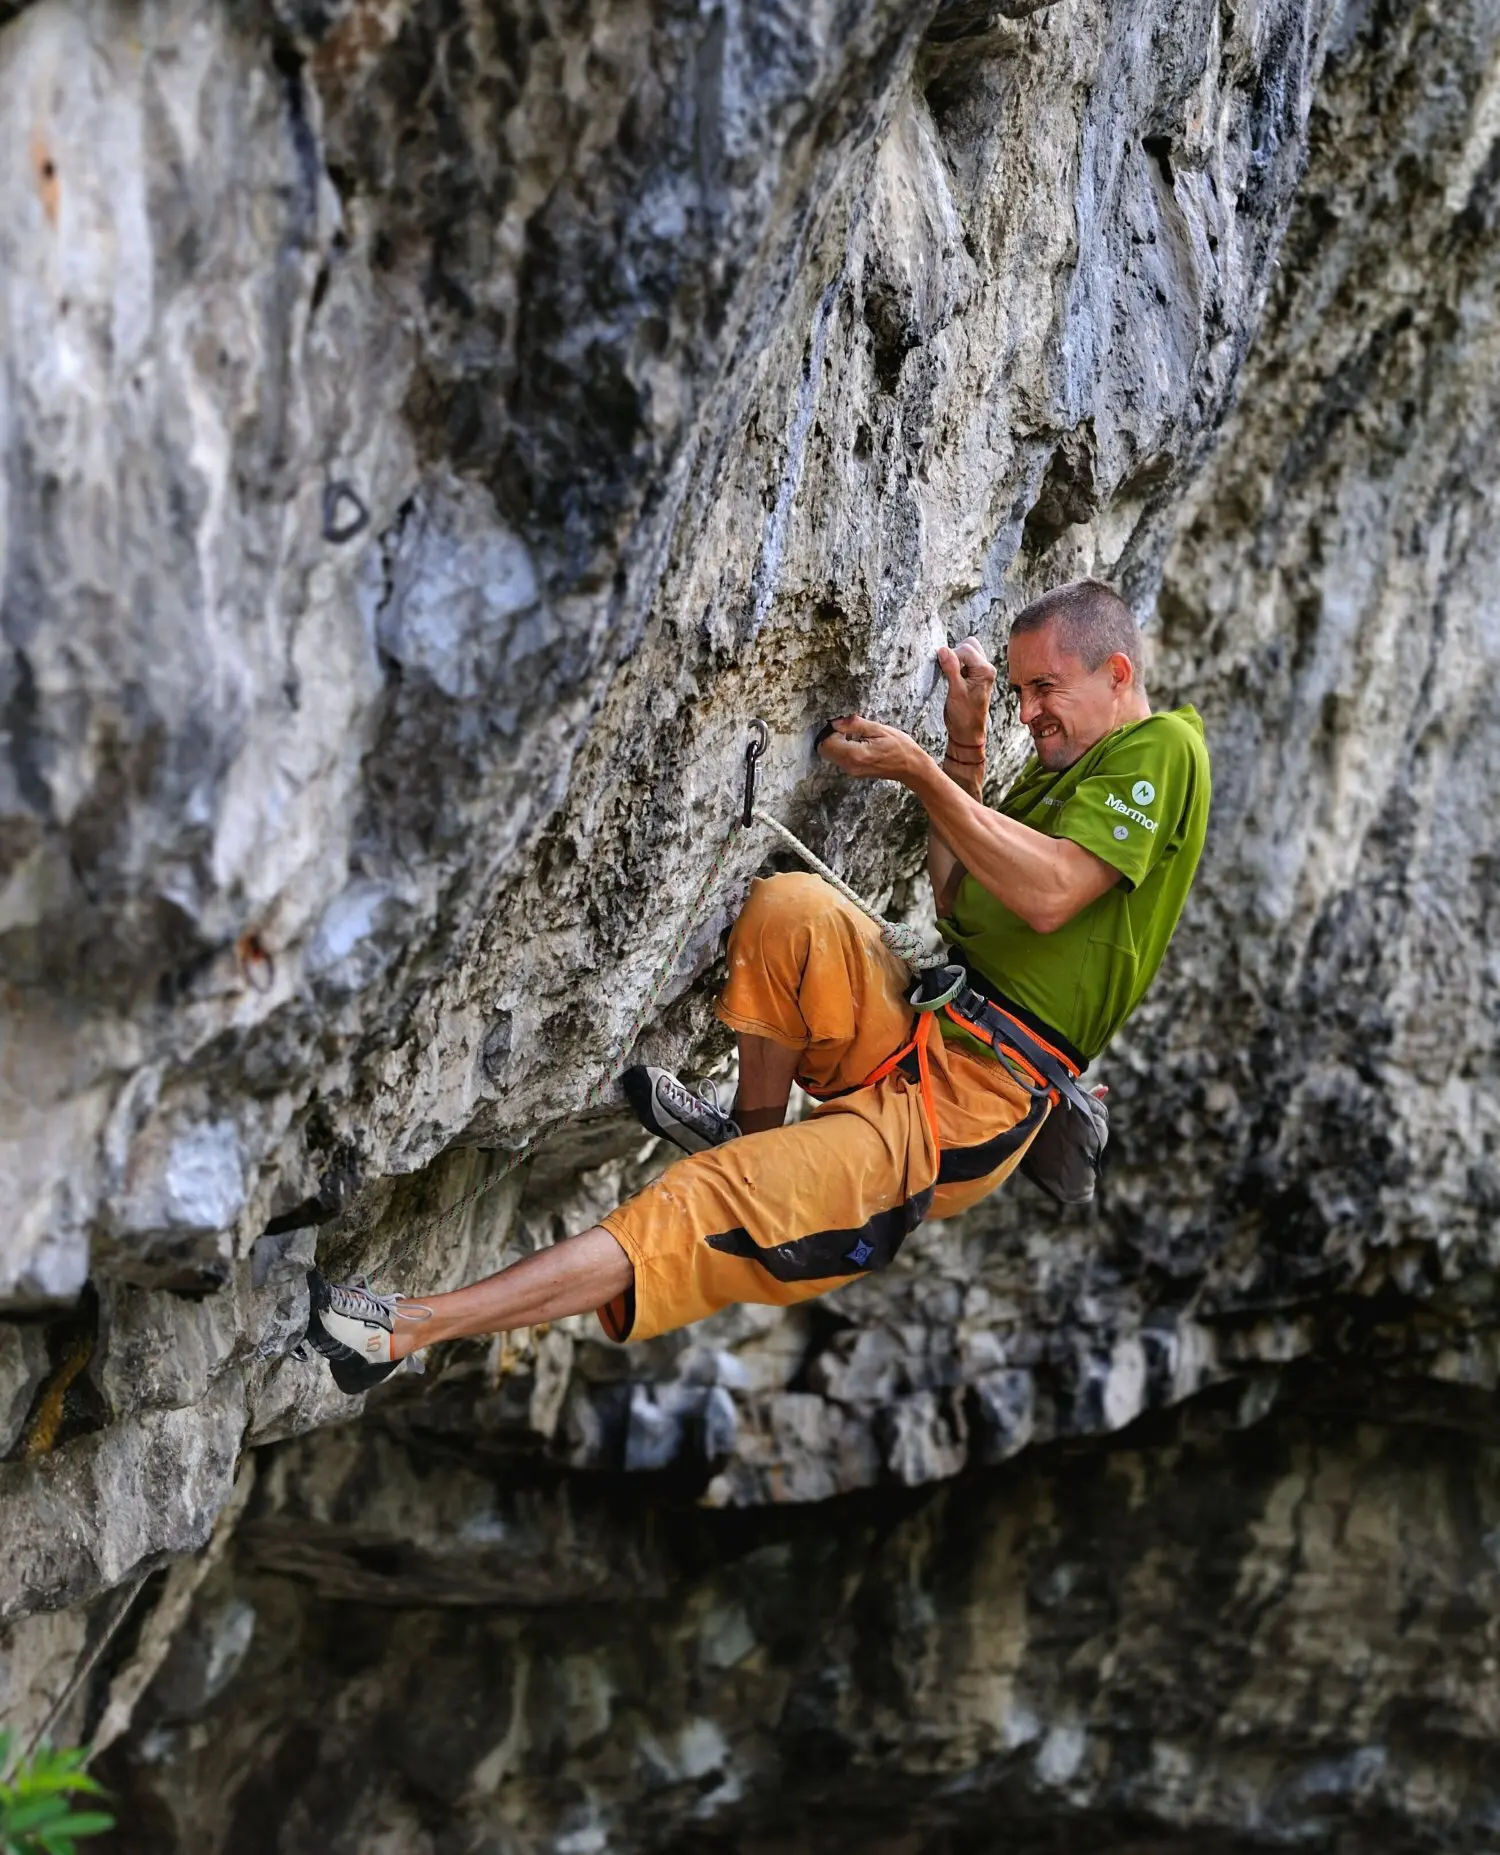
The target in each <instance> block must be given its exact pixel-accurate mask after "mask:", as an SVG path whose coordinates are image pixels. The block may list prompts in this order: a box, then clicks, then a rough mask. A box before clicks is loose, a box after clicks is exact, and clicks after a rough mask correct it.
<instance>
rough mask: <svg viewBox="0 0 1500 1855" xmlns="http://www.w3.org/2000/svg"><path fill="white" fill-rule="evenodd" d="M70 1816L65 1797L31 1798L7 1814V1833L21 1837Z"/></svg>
mask: <svg viewBox="0 0 1500 1855" xmlns="http://www.w3.org/2000/svg"><path fill="white" fill-rule="evenodd" d="M67 1814H68V1804H67V1800H66V1798H63V1797H31V1798H27V1799H26V1800H25V1801H23V1802H21V1803H18V1804H17V1805H16V1806H15V1807H14V1808H13V1809H10V1810H7V1811H6V1813H5V1828H6V1832H7V1834H9V1835H12V1836H21V1835H25V1834H27V1833H28V1831H31V1830H36V1829H40V1828H42V1826H43V1825H44V1824H49V1823H54V1824H55V1823H56V1822H57V1821H58V1819H59V1818H60V1817H65V1816H66V1815H67Z"/></svg>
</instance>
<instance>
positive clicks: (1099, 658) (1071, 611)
mask: <svg viewBox="0 0 1500 1855" xmlns="http://www.w3.org/2000/svg"><path fill="white" fill-rule="evenodd" d="M1054 622H1055V623H1056V625H1057V627H1058V633H1059V637H1060V640H1061V642H1062V643H1063V645H1064V646H1065V647H1066V649H1068V650H1069V651H1071V652H1072V653H1073V655H1074V656H1075V657H1077V658H1078V659H1079V660H1080V662H1081V663H1082V664H1083V666H1084V668H1085V669H1086V670H1097V669H1098V668H1099V666H1100V664H1102V663H1103V662H1104V660H1105V658H1106V657H1113V656H1114V654H1115V653H1116V651H1118V652H1119V653H1120V654H1121V655H1122V656H1124V657H1128V658H1129V659H1130V667H1131V668H1132V669H1133V670H1134V671H1135V680H1136V682H1137V683H1139V684H1140V685H1141V686H1142V687H1143V688H1144V687H1145V677H1144V675H1143V666H1142V657H1143V654H1144V653H1143V648H1142V640H1141V628H1140V626H1139V625H1137V624H1136V622H1135V614H1134V612H1132V611H1131V609H1130V607H1129V606H1128V605H1126V603H1125V601H1124V600H1123V599H1122V598H1121V597H1120V595H1119V594H1118V593H1117V592H1115V591H1114V589H1113V588H1112V587H1109V586H1106V585H1105V584H1104V582H1103V580H1072V581H1070V582H1069V583H1068V585H1066V586H1054V587H1053V588H1052V590H1051V592H1046V593H1043V594H1042V596H1041V598H1040V599H1033V600H1032V602H1031V604H1030V605H1029V606H1027V607H1026V608H1025V609H1024V610H1023V611H1020V612H1018V613H1017V614H1016V616H1015V618H1014V620H1013V621H1012V623H1011V627H1010V635H1011V636H1012V637H1016V636H1018V635H1021V634H1024V633H1026V632H1028V631H1040V630H1042V629H1043V627H1044V626H1047V625H1050V624H1053V623H1054Z"/></svg>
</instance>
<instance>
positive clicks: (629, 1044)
mask: <svg viewBox="0 0 1500 1855" xmlns="http://www.w3.org/2000/svg"><path fill="white" fill-rule="evenodd" d="M770 738H771V731H770V729H769V728H768V727H767V726H766V724H765V723H764V722H763V721H755V722H752V723H751V735H750V742H749V745H748V746H747V747H746V749H745V796H744V804H743V806H742V808H741V811H740V813H739V815H738V816H737V817H736V818H735V819H734V820H733V822H732V823H731V824H730V827H729V829H728V831H727V832H726V833H725V835H724V839H723V841H722V842H721V843H720V845H719V848H718V850H717V851H716V852H715V854H714V857H713V860H712V861H711V862H710V864H709V866H708V870H707V872H706V873H705V875H704V877H703V880H702V882H700V883H699V885H698V889H697V893H696V894H695V895H694V897H693V900H692V903H691V905H690V906H689V908H688V911H687V914H686V916H685V917H684V920H683V925H682V927H681V929H680V930H679V932H678V934H677V937H676V939H675V940H674V941H673V942H672V946H671V948H670V950H669V951H668V953H667V955H666V958H665V959H664V960H663V961H662V963H661V966H660V968H659V969H658V971H657V974H656V977H655V979H654V980H653V981H652V983H651V986H650V987H649V989H648V990H647V992H646V994H645V996H644V998H643V999H642V1000H641V1003H640V1005H639V1006H638V1007H637V1009H636V1012H635V1015H634V1017H633V1018H632V1019H631V1021H630V1025H629V1027H628V1029H627V1030H626V1032H625V1034H624V1036H623V1037H622V1038H621V1039H620V1040H619V1041H618V1042H617V1044H616V1045H615V1048H614V1050H613V1051H612V1053H611V1058H610V1062H609V1065H608V1067H607V1068H606V1069H605V1070H604V1071H603V1073H602V1074H601V1075H600V1076H599V1078H598V1080H597V1081H596V1082H595V1083H594V1084H593V1085H592V1087H591V1088H590V1089H589V1091H588V1093H587V1094H586V1095H585V1096H584V1098H583V1104H582V1106H581V1108H579V1109H578V1110H577V1112H578V1113H588V1112H589V1111H590V1110H591V1109H593V1108H598V1107H602V1106H603V1103H604V1099H605V1097H606V1095H608V1093H609V1091H610V1089H611V1088H612V1087H613V1086H614V1083H615V1081H616V1079H617V1077H618V1076H619V1074H620V1071H621V1069H622V1068H623V1067H624V1062H625V1058H626V1057H627V1056H629V1054H630V1052H631V1051H632V1050H633V1049H634V1048H635V1045H636V1042H637V1041H638V1039H639V1037H640V1034H641V1032H642V1031H643V1030H644V1029H645V1027H646V1024H647V1022H648V1021H649V1020H650V1019H651V1018H652V1017H653V1016H654V1015H655V1012H656V1007H657V1005H658V1004H659V1003H660V1000H661V996H662V993H663V992H665V991H666V989H667V986H668V984H669V983H670V981H671V978H672V975H673V973H674V972H675V971H676V970H677V963H678V961H679V960H680V959H681V958H682V955H683V953H684V951H685V950H686V948H687V945H688V942H689V941H690V940H691V939H692V937H693V935H694V934H695V933H696V932H697V930H698V926H699V924H700V922H701V920H702V918H703V914H704V912H705V909H706V907H707V904H708V901H709V898H710V896H711V895H712V893H713V891H714V889H715V887H716V885H717V883H718V880H719V877H720V875H721V874H722V873H723V869H724V865H725V863H726V862H727V861H728V858H729V853H730V850H731V848H732V846H733V845H734V843H735V840H736V839H737V838H738V836H739V834H740V832H741V831H744V830H748V829H749V828H750V827H751V826H752V825H755V824H762V825H765V826H766V827H767V829H769V830H770V831H772V832H773V833H774V834H775V835H776V836H777V837H779V838H780V839H781V841H782V842H783V843H784V844H785V845H786V846H787V848H788V849H789V850H790V851H792V852H793V854H794V855H796V856H797V857H800V858H801V860H802V861H803V862H804V863H805V864H806V865H807V866H808V868H809V869H811V870H814V871H815V872H816V873H817V874H818V875H819V876H821V877H822V878H823V880H824V881H825V882H827V883H831V884H832V886H833V887H834V888H835V889H837V890H838V892H839V894H840V895H841V896H843V898H844V900H845V901H846V902H850V903H852V904H853V906H854V907H856V908H857V909H859V911H860V913H861V914H864V915H867V916H868V917H869V918H870V920H871V921H873V922H874V923H875V925H876V926H877V927H878V928H879V929H880V933H881V938H882V939H883V940H884V941H885V944H886V946H888V947H889V948H890V950H891V952H892V953H894V954H895V956H896V957H897V959H899V960H904V961H905V963H906V965H907V966H908V967H909V968H910V969H911V971H912V972H913V973H920V972H922V971H924V970H925V969H927V968H929V967H932V966H934V965H940V964H941V963H942V955H941V954H933V953H931V952H930V951H929V950H928V948H927V947H926V945H925V943H924V940H923V937H922V935H921V933H920V932H919V931H918V930H917V929H916V928H913V927H909V926H908V925H907V924H906V923H905V922H904V921H887V920H886V919H885V918H884V917H883V916H881V915H879V914H877V913H876V911H875V910H874V909H873V908H872V907H871V906H870V904H869V903H868V902H866V901H865V900H864V899H863V898H862V897H861V896H859V895H858V894H856V892H855V891H854V890H853V889H851V888H850V887H849V885H848V883H846V882H845V881H844V879H843V877H842V876H840V875H838V874H837V873H836V872H835V871H833V870H831V869H830V868H829V867H828V865H827V864H826V863H825V862H824V861H823V859H822V858H821V857H820V856H818V855H817V854H816V853H815V852H814V851H812V850H809V849H808V847H807V845H806V844H804V843H803V842H802V840H801V838H800V837H798V836H797V835H796V834H795V832H792V831H789V830H788V829H787V827H786V826H785V825H784V824H783V823H782V822H781V820H780V819H779V818H773V817H772V816H771V814H770V813H769V812H767V811H763V810H762V809H761V808H760V806H759V805H757V804H756V802H755V788H756V777H757V769H758V764H759V761H760V759H761V756H762V755H763V754H764V753H765V751H766V748H767V746H768V745H769V744H770ZM569 1118H570V1117H569ZM550 1131H551V1129H550V1128H541V1129H539V1130H538V1131H537V1132H536V1133H534V1134H533V1135H532V1136H531V1137H530V1138H529V1139H528V1140H525V1141H523V1142H522V1144H521V1145H520V1146H519V1147H517V1148H516V1150H515V1151H514V1152H513V1153H512V1154H511V1155H510V1157H509V1158H508V1159H507V1160H506V1162H505V1164H504V1165H503V1166H502V1167H501V1168H500V1170H499V1171H498V1172H493V1173H491V1174H490V1176H489V1177H488V1178H487V1179H485V1180H484V1181H483V1182H482V1183H481V1184H479V1185H477V1186H475V1188H474V1190H473V1191H471V1192H467V1193H465V1194H464V1196H463V1197H462V1198H458V1199H455V1200H454V1202H453V1203H452V1204H450V1205H448V1206H446V1207H445V1208H444V1209H443V1210H441V1211H438V1212H436V1213H434V1215H433V1216H431V1217H428V1218H424V1219H423V1220H422V1221H421V1222H420V1223H418V1224H415V1225H413V1226H412V1227H411V1228H410V1229H409V1230H408V1232H407V1234H406V1237H405V1238H404V1240H403V1241H402V1242H401V1243H400V1244H399V1245H398V1246H397V1248H396V1249H395V1250H394V1251H393V1252H392V1253H391V1255H390V1256H389V1257H388V1258H387V1259H386V1261H385V1263H384V1265H383V1266H384V1269H385V1270H387V1271H390V1270H395V1269H397V1268H398V1267H399V1266H400V1265H401V1264H402V1263H403V1262H404V1261H405V1260H406V1258H407V1257H408V1256H410V1255H411V1253H412V1251H413V1250H414V1249H416V1248H417V1247H418V1245H419V1244H420V1243H422V1242H423V1241H424V1240H425V1239H426V1238H427V1237H430V1236H431V1235H432V1234H433V1233H434V1232H435V1231H437V1230H440V1229H441V1228H442V1226H443V1225H444V1224H447V1223H449V1222H451V1220H452V1219H454V1218H456V1217H459V1216H461V1215H462V1213H463V1212H465V1211H467V1210H468V1209H469V1208H470V1207H471V1206H473V1205H475V1204H477V1203H478V1202H479V1200H480V1199H481V1198H484V1197H486V1196H488V1194H489V1193H490V1192H492V1191H494V1190H495V1189H496V1188H497V1187H498V1186H500V1185H503V1184H504V1183H505V1181H506V1180H507V1179H508V1178H509V1177H510V1176H511V1174H512V1173H513V1172H514V1171H515V1170H516V1169H517V1167H518V1166H521V1165H523V1164H524V1163H525V1161H526V1160H528V1159H529V1158H530V1157H531V1155H532V1153H533V1152H534V1151H535V1150H536V1147H537V1144H538V1142H539V1141H540V1140H541V1139H542V1138H543V1137H544V1135H545V1134H547V1133H549V1132H550Z"/></svg>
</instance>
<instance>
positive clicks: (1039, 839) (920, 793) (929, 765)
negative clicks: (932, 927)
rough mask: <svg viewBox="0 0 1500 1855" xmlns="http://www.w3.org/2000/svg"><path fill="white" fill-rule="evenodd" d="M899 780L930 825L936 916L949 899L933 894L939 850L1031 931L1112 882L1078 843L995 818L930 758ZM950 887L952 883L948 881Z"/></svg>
mask: <svg viewBox="0 0 1500 1855" xmlns="http://www.w3.org/2000/svg"><path fill="white" fill-rule="evenodd" d="M902 783H903V784H904V785H906V786H907V787H908V788H909V789H910V790H911V791H913V792H915V793H916V795H917V797H918V798H919V799H920V800H921V801H922V805H923V808H924V809H925V811H926V813H927V817H928V821H929V826H930V830H929V836H928V845H929V849H928V867H929V869H931V870H933V889H934V892H935V893H936V894H937V897H938V904H939V907H938V912H939V913H940V914H941V913H944V912H946V910H945V909H944V907H943V902H944V900H945V899H946V900H947V902H948V905H949V906H951V905H952V896H951V895H949V896H947V897H946V898H945V897H944V895H943V893H942V891H941V890H940V889H939V886H938V881H937V871H936V867H935V852H936V846H938V845H941V846H942V847H943V849H944V850H945V851H946V853H947V855H948V857H949V858H951V859H952V865H953V867H956V868H958V869H959V870H961V871H962V870H966V871H967V872H968V873H969V874H970V875H971V876H973V877H974V879H975V881H976V882H978V883H979V884H981V886H982V887H984V888H986V889H988V890H989V892H990V894H991V895H993V896H995V897H996V898H997V899H998V900H999V901H1001V902H1003V903H1004V904H1005V906H1006V907H1007V908H1009V909H1010V910H1011V911H1012V912H1013V913H1015V914H1017V915H1019V916H1020V917H1021V919H1022V920H1023V921H1025V922H1026V923H1027V924H1028V925H1029V926H1031V927H1034V928H1035V929H1036V930H1037V932H1038V933H1042V934H1047V933H1050V932H1051V931H1052V930H1053V929H1054V928H1056V927H1060V926H1061V925H1062V923H1063V922H1064V921H1067V920H1070V919H1071V918H1072V917H1073V915H1075V914H1076V913H1077V912H1078V910H1079V908H1081V907H1082V906H1084V904H1085V903H1087V902H1089V901H1092V900H1093V899H1094V897H1095V896H1097V895H1102V894H1103V893H1104V891H1105V890H1106V889H1107V888H1109V887H1110V886H1111V884H1112V883H1113V882H1115V881H1116V880H1117V877H1116V876H1115V874H1114V872H1113V871H1111V870H1110V869H1109V867H1108V865H1107V864H1105V863H1104V862H1102V861H1101V860H1100V859H1099V858H1097V857H1094V856H1092V855H1091V854H1090V853H1089V852H1088V851H1084V850H1080V849H1079V848H1078V846H1077V845H1074V844H1070V843H1068V842H1066V841H1065V840H1064V841H1061V842H1060V841H1058V840H1057V839H1055V838H1050V837H1048V836H1046V835H1045V833H1043V832H1041V831H1033V830H1032V829H1031V828H1030V827H1029V826H1027V825H1024V824H1017V823H1016V821H1015V820H1014V819H1013V818H1005V817H1002V816H1001V814H1000V813H999V812H993V811H991V810H990V809H989V808H988V807H987V806H986V805H984V804H983V803H982V801H981V800H980V798H979V796H978V795H977V794H976V793H974V792H972V791H966V790H963V789H961V788H960V787H959V786H958V784H957V783H956V782H955V781H954V780H953V779H951V778H949V777H948V776H947V775H946V774H945V773H943V772H942V771H940V770H939V768H938V767H937V766H936V765H935V764H934V763H933V762H932V761H931V760H928V761H927V762H926V763H925V765H924V766H922V767H920V768H918V769H917V770H916V771H915V772H913V774H912V775H911V777H910V778H907V779H903V781H902ZM953 886H954V888H955V889H956V887H957V883H956V882H955V883H954V885H953Z"/></svg>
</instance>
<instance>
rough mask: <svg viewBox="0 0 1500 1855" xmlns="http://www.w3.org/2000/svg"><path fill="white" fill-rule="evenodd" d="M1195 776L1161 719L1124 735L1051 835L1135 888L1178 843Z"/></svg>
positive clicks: (1188, 751) (1175, 730)
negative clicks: (1063, 839)
mask: <svg viewBox="0 0 1500 1855" xmlns="http://www.w3.org/2000/svg"><path fill="white" fill-rule="evenodd" d="M1195 772H1196V765H1195V761H1194V757H1193V750H1192V747H1191V745H1190V743H1189V742H1188V740H1187V739H1186V738H1185V736H1184V733H1183V731H1182V729H1181V728H1180V727H1177V726H1174V725H1173V724H1172V723H1171V721H1170V720H1169V719H1168V718H1167V717H1163V718H1162V723H1161V725H1160V726H1153V725H1152V724H1151V723H1150V722H1147V723H1146V724H1145V726H1144V727H1140V728H1132V729H1131V731H1130V733H1129V734H1127V735H1126V736H1125V738H1124V739H1123V740H1122V741H1121V742H1120V744H1119V745H1118V746H1117V747H1114V748H1111V749H1110V750H1109V752H1107V753H1106V754H1105V755H1104V756H1103V758H1102V759H1101V760H1100V762H1099V764H1098V765H1097V766H1096V767H1095V768H1094V769H1093V770H1092V771H1091V772H1090V773H1089V774H1088V776H1087V777H1086V778H1084V779H1081V780H1080V781H1079V782H1078V784H1077V786H1076V787H1075V788H1074V789H1073V791H1072V793H1071V794H1070V795H1069V797H1068V801H1067V803H1066V804H1065V805H1064V806H1063V807H1062V809H1061V811H1060V812H1059V814H1058V816H1057V818H1056V820H1055V822H1054V823H1053V825H1052V834H1053V836H1055V837H1066V838H1068V839H1070V840H1071V841H1072V842H1073V843H1075V844H1079V845H1081V846H1082V847H1083V848H1084V849H1085V850H1091V851H1092V852H1093V853H1094V855H1095V856H1096V857H1102V858H1103V860H1104V861H1105V862H1106V863H1108V864H1109V865H1110V867H1111V868H1112V869H1117V870H1118V871H1119V872H1120V874H1121V876H1122V877H1123V878H1124V879H1125V881H1126V883H1127V884H1128V885H1129V886H1130V887H1131V888H1132V889H1136V888H1139V887H1140V885H1141V884H1142V883H1143V882H1144V881H1145V880H1146V878H1147V877H1148V876H1149V875H1150V874H1151V872H1152V870H1153V869H1155V867H1156V865H1157V864H1158V863H1159V862H1160V861H1161V859H1162V858H1163V857H1164V856H1166V855H1169V854H1170V853H1171V851H1173V850H1174V849H1175V848H1176V846H1177V843H1178V841H1179V840H1180V838H1181V835H1182V831H1181V825H1182V820H1183V818H1184V816H1185V815H1186V813H1187V810H1188V806H1189V803H1190V801H1191V799H1192V793H1193V780H1194V777H1195Z"/></svg>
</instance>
